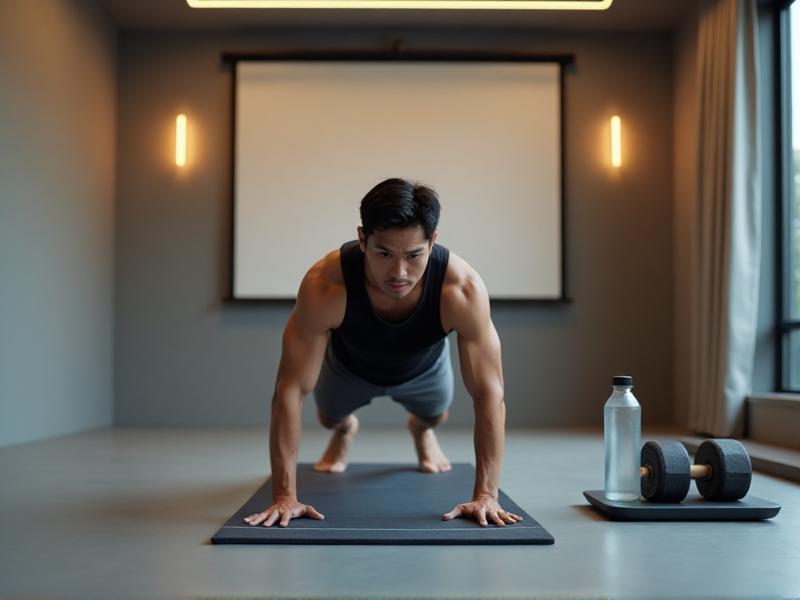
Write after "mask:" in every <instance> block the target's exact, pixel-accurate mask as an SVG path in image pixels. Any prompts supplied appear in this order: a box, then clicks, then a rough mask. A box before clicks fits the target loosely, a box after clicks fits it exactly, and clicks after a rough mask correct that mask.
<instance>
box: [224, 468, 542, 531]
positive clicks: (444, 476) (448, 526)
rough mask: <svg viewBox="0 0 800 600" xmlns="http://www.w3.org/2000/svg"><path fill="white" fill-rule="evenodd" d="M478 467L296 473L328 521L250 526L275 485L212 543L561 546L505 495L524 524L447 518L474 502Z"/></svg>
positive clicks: (303, 492)
mask: <svg viewBox="0 0 800 600" xmlns="http://www.w3.org/2000/svg"><path fill="white" fill-rule="evenodd" d="M474 483H475V467H473V466H472V465H471V464H468V463H455V464H453V469H452V470H451V471H448V472H446V473H423V472H421V471H419V469H418V467H417V465H416V464H413V465H410V464H397V463H352V464H350V465H349V466H348V467H347V470H346V471H345V472H344V473H318V472H316V471H314V465H313V464H311V463H301V464H299V465H298V466H297V493H298V500H299V501H300V502H303V503H304V504H310V505H311V506H313V507H314V508H316V509H317V510H318V511H319V512H321V513H322V514H323V515H325V519H324V520H322V521H318V520H316V519H310V518H308V517H301V518H299V519H292V520H291V521H289V525H288V526H287V527H280V526H279V525H278V524H277V523H276V524H275V525H273V526H272V527H264V525H263V524H261V525H255V526H251V525H248V524H247V523H245V522H244V517H246V516H248V515H251V514H254V513H258V512H262V511H264V510H265V509H266V508H267V507H268V506H269V505H270V504H271V500H272V484H271V483H270V480H269V479H268V480H267V481H266V483H264V485H262V486H261V487H260V488H259V489H258V491H257V492H256V493H255V494H254V495H253V496H252V497H251V498H250V499H249V500H248V501H247V502H246V503H245V504H244V506H242V507H241V508H240V509H239V510H238V511H236V514H234V515H233V516H232V517H231V518H230V519H228V522H227V523H225V525H224V526H223V527H222V528H221V529H220V530H219V531H217V533H216V534H214V536H213V537H212V538H211V542H212V543H213V544H553V543H554V542H555V540H554V538H553V536H552V535H550V533H549V532H548V531H547V530H546V529H545V528H544V527H542V526H541V525H540V524H539V523H538V522H537V521H536V520H535V519H534V518H533V517H531V516H530V515H529V514H528V513H526V512H525V511H524V510H523V509H522V508H520V507H519V505H517V504H516V503H515V502H514V501H513V500H511V498H509V497H508V496H507V495H506V494H505V493H504V492H503V491H502V490H500V494H499V495H500V497H499V501H500V506H502V507H503V509H505V510H507V511H509V512H512V513H514V514H517V515H519V516H521V517H523V520H522V521H520V522H519V523H514V524H507V525H506V526H505V527H500V526H498V525H494V524H492V523H491V522H490V524H489V525H487V526H486V527H482V526H481V525H479V524H478V522H477V521H475V520H474V519H467V518H463V517H459V518H457V519H453V520H450V521H443V520H442V518H441V517H442V515H443V514H444V513H446V512H449V511H450V510H452V509H453V508H454V507H455V505H456V504H463V503H464V502H467V501H469V500H470V499H471V497H472V489H473V486H474Z"/></svg>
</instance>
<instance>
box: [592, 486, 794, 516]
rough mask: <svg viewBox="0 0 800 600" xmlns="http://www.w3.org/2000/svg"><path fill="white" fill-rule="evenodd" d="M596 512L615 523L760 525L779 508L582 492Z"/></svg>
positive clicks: (752, 501) (751, 502)
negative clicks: (719, 522)
mask: <svg viewBox="0 0 800 600" xmlns="http://www.w3.org/2000/svg"><path fill="white" fill-rule="evenodd" d="M583 495H584V496H585V497H586V499H587V500H588V501H589V502H590V503H591V505H592V506H594V507H595V508H596V509H597V510H598V511H600V512H601V513H603V514H604V515H606V516H607V517H608V518H610V519H612V520H614V521H759V520H761V519H771V518H772V517H774V516H775V515H777V514H778V511H779V510H780V509H781V507H780V505H778V504H775V503H774V502H769V501H768V500H762V499H761V498H756V497H755V496H745V497H744V498H742V499H741V500H736V501H734V502H710V501H708V500H704V499H703V497H702V496H701V495H700V494H694V495H693V494H690V495H688V496H687V497H686V499H685V500H684V501H683V502H667V503H659V502H648V501H647V500H644V499H639V500H609V499H608V498H606V497H605V495H604V494H603V490H589V491H585V492H583Z"/></svg>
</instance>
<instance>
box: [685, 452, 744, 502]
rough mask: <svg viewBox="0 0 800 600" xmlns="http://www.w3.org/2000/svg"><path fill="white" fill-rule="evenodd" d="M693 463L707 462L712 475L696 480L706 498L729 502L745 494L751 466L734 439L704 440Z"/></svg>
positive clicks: (703, 463)
mask: <svg viewBox="0 0 800 600" xmlns="http://www.w3.org/2000/svg"><path fill="white" fill-rule="evenodd" d="M694 464H696V465H710V466H711V477H710V478H708V479H697V480H696V483H697V489H698V490H699V491H700V494H702V496H703V498H705V499H706V500H715V501H718V502H730V501H732V500H739V499H740V498H744V497H745V496H746V495H747V490H749V489H750V481H751V480H752V478H753V466H752V464H751V463H750V455H749V454H747V450H746V449H745V447H744V446H743V445H742V444H741V443H740V442H737V441H736V440H706V441H705V442H703V443H702V444H700V447H699V448H698V449H697V454H695V458H694Z"/></svg>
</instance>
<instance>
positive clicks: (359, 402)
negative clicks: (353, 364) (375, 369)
mask: <svg viewBox="0 0 800 600" xmlns="http://www.w3.org/2000/svg"><path fill="white" fill-rule="evenodd" d="M382 393H383V390H382V389H381V388H378V387H377V386H374V385H372V384H370V383H368V382H366V381H364V380H362V379H360V378H358V377H356V376H355V375H353V374H352V373H350V372H349V371H348V370H347V369H346V368H345V366H344V365H342V364H341V363H340V362H339V360H338V359H337V358H336V356H335V355H334V353H333V349H332V348H331V346H330V344H329V345H328V347H327V348H326V351H325V360H324V361H323V362H322V368H321V370H320V374H319V379H318V380H317V385H316V387H315V388H314V400H315V404H316V406H317V415H318V417H319V422H320V423H321V424H322V426H323V427H325V428H326V429H332V430H333V435H332V436H331V440H330V442H329V443H328V447H327V448H326V449H325V452H324V453H323V454H322V457H321V458H320V459H319V461H318V462H317V464H316V465H314V469H315V470H317V471H322V472H327V473H341V472H342V471H344V470H345V469H346V468H347V453H348V451H349V449H350V446H351V445H352V443H353V438H355V435H356V433H357V432H358V419H357V418H356V416H355V415H354V414H353V412H354V411H355V410H356V409H357V408H359V407H361V406H365V405H367V404H369V403H370V402H371V401H372V398H373V397H374V396H379V395H381V394H382Z"/></svg>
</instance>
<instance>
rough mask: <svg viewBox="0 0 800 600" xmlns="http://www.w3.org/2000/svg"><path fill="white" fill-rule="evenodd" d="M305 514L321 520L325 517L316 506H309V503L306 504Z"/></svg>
mask: <svg viewBox="0 0 800 600" xmlns="http://www.w3.org/2000/svg"><path fill="white" fill-rule="evenodd" d="M306 515H307V516H309V517H311V518H312V519H319V520H320V521H322V520H323V519H324V518H325V515H323V514H322V513H321V512H319V511H318V510H317V509H316V508H314V507H313V506H311V505H310V504H309V505H307V506H306Z"/></svg>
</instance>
